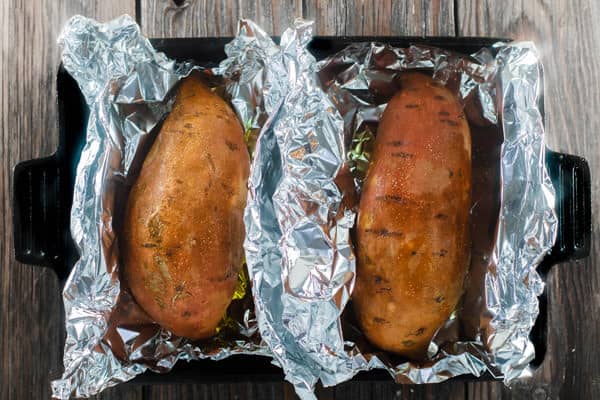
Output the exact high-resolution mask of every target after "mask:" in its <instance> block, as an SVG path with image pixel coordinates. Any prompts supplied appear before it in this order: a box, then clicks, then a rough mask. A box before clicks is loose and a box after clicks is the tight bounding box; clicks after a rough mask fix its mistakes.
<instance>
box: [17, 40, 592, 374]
mask: <svg viewBox="0 0 600 400" xmlns="http://www.w3.org/2000/svg"><path fill="white" fill-rule="evenodd" d="M230 40H231V38H189V39H155V40H151V42H152V44H153V45H154V46H155V48H157V49H158V50H160V51H163V52H164V53H166V55H167V56H169V57H171V58H174V59H176V60H179V61H184V60H194V61H195V62H196V63H197V64H199V65H204V66H214V65H216V64H217V63H218V62H219V61H220V60H222V59H224V58H225V52H224V45H225V44H226V43H228V42H229V41H230ZM365 41H369V42H370V41H377V42H384V43H389V44H391V45H393V46H397V47H406V46H409V45H411V44H426V45H431V46H436V47H442V48H445V49H448V50H453V51H457V52H460V53H463V54H472V53H474V52H476V51H478V50H479V49H481V48H482V47H487V46H490V45H492V44H493V43H496V42H497V41H498V39H495V38H435V37H428V38H421V37H407V38H396V37H315V38H314V39H313V41H312V42H311V43H310V45H309V48H310V51H311V52H312V53H313V54H314V55H315V57H316V58H317V59H321V58H324V57H326V56H329V55H331V54H333V53H335V52H337V51H339V50H341V49H343V48H344V47H345V46H347V45H349V44H351V43H356V42H365ZM56 89H57V101H58V109H59V146H58V150H57V151H56V153H55V154H53V155H52V156H49V157H46V158H41V159H35V160H29V161H25V162H21V163H20V164H18V165H17V166H15V168H14V177H13V187H12V188H13V191H12V196H13V197H12V205H13V226H14V246H15V258H16V259H17V260H18V261H20V262H22V263H24V264H32V265H38V266H44V267H48V268H51V269H52V270H54V271H55V272H56V274H57V275H58V277H59V279H61V280H62V281H64V280H65V279H66V277H67V276H68V274H69V272H70V270H71V268H72V267H73V265H74V264H75V262H76V261H77V258H78V254H77V250H76V249H75V246H74V243H73V241H72V239H71V234H70V231H69V217H70V209H71V203H72V197H73V186H74V182H75V172H76V168H77V163H78V162H79V157H80V154H81V151H82V148H83V145H84V143H85V132H86V124H87V119H88V114H89V110H88V108H87V105H86V104H85V100H84V98H83V95H82V93H81V91H80V90H79V87H78V86H77V83H76V82H75V81H74V79H73V78H72V77H71V76H70V75H69V74H68V73H67V72H66V71H65V70H64V69H63V68H62V67H61V68H60V69H59V71H58V76H57V86H56ZM540 108H541V109H542V112H543V98H542V99H541V100H540ZM546 166H547V168H548V171H549V174H550V177H551V179H552V183H553V185H554V187H555V189H556V204H555V206H556V211H557V215H558V221H559V226H558V235H557V240H556V243H555V245H554V247H553V248H552V251H551V252H550V253H549V254H548V255H547V256H546V257H545V258H544V260H543V262H542V264H541V265H540V267H539V270H540V271H541V272H542V275H543V276H545V272H547V271H548V269H549V268H550V267H551V266H552V265H554V264H558V263H561V262H564V261H570V260H577V259H580V258H584V257H586V256H588V255H589V251H590V240H591V214H590V171H589V166H588V164H587V162H586V160H585V159H583V158H581V157H576V156H573V155H568V154H562V153H557V152H554V151H551V150H549V149H547V151H546ZM546 321H547V310H546V299H545V293H544V294H543V295H542V296H541V298H540V314H539V317H538V319H537V321H536V324H535V326H534V328H533V330H532V333H531V339H532V342H533V343H534V345H535V349H536V359H535V360H534V361H533V362H532V365H531V366H532V367H536V366H537V365H539V364H540V363H541V362H542V361H543V359H544V354H545V350H546V329H547V326H546ZM56 345H57V346H61V347H62V346H63V343H57V344H56ZM281 379H283V374H282V372H281V370H280V369H279V368H277V367H275V366H273V365H271V364H270V361H269V360H268V359H267V358H264V357H250V356H236V357H232V358H229V359H227V360H223V361H219V362H215V361H208V360H207V361H194V362H191V363H178V364H177V365H176V367H175V368H174V369H173V371H171V372H170V373H168V374H155V373H151V372H148V373H145V374H143V375H141V376H139V377H137V378H136V379H134V380H133V383H176V382H202V381H204V382H228V381H232V382H244V381H245V382H250V381H252V382H254V381H279V380H281ZM355 379H360V380H370V381H380V380H389V379H390V377H389V375H388V373H387V372H384V371H381V370H380V371H372V372H368V373H361V374H359V375H358V376H357V377H356V378H355ZM457 379H461V380H462V379H477V378H475V377H472V376H464V377H459V378H457ZM479 379H491V376H489V375H487V376H484V377H482V378H479Z"/></svg>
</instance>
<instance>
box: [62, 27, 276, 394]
mask: <svg viewBox="0 0 600 400" xmlns="http://www.w3.org/2000/svg"><path fill="white" fill-rule="evenodd" d="M59 44H60V45H61V46H62V49H63V57H62V59H63V65H64V68H65V69H66V70H67V71H68V72H69V73H70V74H71V76H73V77H74V78H75V80H76V81H77V83H78V84H79V87H80V88H81V91H82V93H83V94H84V96H85V100H86V103H87V104H88V106H89V108H90V115H89V120H88V125H87V133H86V143H85V147H84V149H83V152H82V154H81V159H80V161H79V164H78V166H77V175H76V182H75V190H74V197H73V206H72V210H71V234H72V236H73V239H74V241H75V243H76V245H77V248H78V251H79V254H80V259H79V260H78V261H77V263H76V265H75V267H74V269H73V271H72V272H71V274H70V276H69V278H68V280H67V282H66V284H65V287H64V291H63V299H64V305H65V314H66V332H67V338H66V343H65V353H64V367H65V371H64V373H63V376H62V378H61V379H58V380H55V381H54V382H52V391H53V396H54V397H56V398H61V399H67V398H69V397H70V396H77V397H87V396H91V395H93V394H96V393H98V392H100V391H101V390H103V389H105V388H107V387H110V386H114V385H116V384H118V383H120V382H123V381H127V380H130V379H132V378H134V377H135V376H136V375H138V374H141V373H143V372H144V371H146V370H148V369H150V370H152V371H156V372H167V371H169V370H170V369H171V368H172V367H173V366H174V365H175V363H176V362H177V361H178V360H186V361H190V360H196V359H202V358H210V359H213V360H221V359H223V358H226V357H228V356H230V355H232V354H254V355H265V356H266V355H269V354H270V352H269V350H268V348H267V347H266V346H265V345H264V343H263V342H262V340H261V338H260V334H259V332H258V326H257V322H256V317H255V314H254V306H253V302H252V296H251V292H250V290H249V288H248V284H249V279H248V276H247V273H246V272H245V268H244V269H243V271H242V272H241V273H240V275H239V277H238V286H237V288H236V291H235V293H234V295H233V299H232V302H231V304H230V306H229V309H228V310H227V314H226V316H225V317H224V318H223V321H222V322H221V324H220V325H219V327H218V328H217V332H216V334H215V336H214V337H212V338H210V339H206V340H203V341H190V340H188V339H185V338H181V337H177V336H174V335H172V334H171V333H170V332H169V331H167V330H165V329H163V328H161V327H160V326H158V325H157V324H156V323H154V321H152V319H151V318H150V317H149V316H148V315H147V314H146V313H145V312H144V311H143V310H142V309H141V308H140V307H139V306H138V305H137V303H136V302H135V301H134V300H133V298H132V296H131V294H130V292H129V290H128V288H127V287H126V286H125V284H124V283H123V282H120V280H119V268H120V265H119V263H120V260H119V242H118V236H119V231H120V230H119V224H120V223H121V221H122V216H123V211H122V210H123V209H124V205H125V202H126V198H127V191H128V188H129V187H130V186H131V184H132V183H133V181H134V180H135V171H134V170H135V169H136V168H138V169H139V166H140V165H141V162H142V161H143V158H144V156H145V152H146V151H147V148H146V149H145V147H148V143H149V141H150V140H151V137H152V136H153V135H154V134H155V133H156V130H157V129H154V128H158V126H159V124H160V122H161V121H162V119H163V118H164V117H165V116H166V115H167V114H168V112H169V111H170V107H171V105H172V102H173V98H174V96H173V94H174V91H173V90H171V89H173V88H174V87H175V85H176V84H177V83H178V82H179V80H180V79H182V78H184V77H186V76H187V75H188V74H189V73H190V72H191V71H192V70H198V71H200V72H202V73H203V74H205V76H206V82H207V83H208V84H209V85H212V86H213V87H214V88H215V90H216V91H217V92H219V91H221V92H224V89H223V87H222V85H223V82H222V81H220V80H219V79H218V77H214V75H213V74H212V73H211V72H210V71H208V70H203V69H202V68H200V67H196V66H193V65H192V64H190V63H181V64H177V63H175V62H174V61H172V60H170V59H168V58H167V57H166V56H165V55H164V54H162V53H159V52H157V51H156V50H155V49H154V48H153V47H152V46H151V44H150V43H149V42H148V40H146V38H144V37H143V35H142V34H141V32H140V29H139V27H138V26H137V24H136V23H135V21H134V20H133V19H132V18H131V17H128V16H123V17H120V18H117V19H115V20H113V21H111V22H108V23H106V24H100V23H98V22H96V21H93V20H91V19H87V18H85V17H81V16H75V17H73V18H71V19H70V20H69V21H68V23H67V25H66V26H65V28H64V30H63V32H62V34H61V36H60V38H59ZM136 166H137V167H136Z"/></svg>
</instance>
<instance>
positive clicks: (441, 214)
mask: <svg viewBox="0 0 600 400" xmlns="http://www.w3.org/2000/svg"><path fill="white" fill-rule="evenodd" d="M435 218H436V219H448V216H447V215H446V214H443V213H437V214H436V215H435Z"/></svg>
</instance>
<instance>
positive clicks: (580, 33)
mask: <svg viewBox="0 0 600 400" xmlns="http://www.w3.org/2000/svg"><path fill="white" fill-rule="evenodd" d="M457 14H458V21H457V26H458V33H459V34H460V35H469V36H471V35H473V36H479V35H481V36H486V35H487V36H505V37H513V38H516V39H526V40H533V41H535V42H536V44H537V45H538V47H539V49H540V52H541V55H542V58H543V62H544V67H545V68H544V74H545V80H546V91H545V109H546V127H547V138H548V142H549V145H550V147H551V148H553V149H556V150H560V151H563V152H568V153H572V154H578V155H581V156H584V157H586V158H587V160H588V161H589V163H590V168H591V170H592V203H593V204H592V215H593V216H595V217H594V220H593V230H594V231H595V232H598V229H599V227H600V226H599V223H598V222H599V220H598V218H597V216H598V215H599V214H598V213H599V212H600V180H599V179H598V177H597V175H596V176H594V175H595V171H598V170H599V168H600V141H599V139H598V134H597V133H598V132H599V131H600V120H598V118H595V116H596V115H597V110H598V109H599V107H600V91H599V90H598V83H597V82H598V79H599V78H600V68H599V67H598V65H599V63H600V30H599V29H598V27H597V23H596V20H597V17H598V15H600V3H598V2H597V1H595V0H573V1H571V0H569V1H567V0H544V1H541V0H538V1H525V2H524V1H520V0H519V1H516V0H514V1H513V0H511V1H503V2H497V1H492V0H460V1H458V8H457ZM595 237H597V236H595ZM599 259H600V248H599V247H598V242H597V240H593V242H592V255H591V257H590V258H589V259H587V260H585V261H582V262H578V263H566V264H561V265H558V266H555V267H554V268H553V270H552V271H551V272H550V274H549V275H548V283H547V290H548V297H549V304H548V312H549V318H548V326H549V338H548V352H547V355H546V358H545V360H544V362H543V364H542V366H541V368H539V369H538V370H537V371H536V372H535V375H534V378H533V379H532V380H531V381H529V382H525V383H521V384H518V385H516V386H515V388H514V389H513V390H512V391H509V390H508V389H506V388H504V387H502V385H501V384H470V385H469V387H468V395H469V399H473V400H475V399H496V398H503V399H529V398H536V399H538V398H539V399H545V398H552V399H554V398H564V399H571V398H573V399H575V398H581V399H584V398H585V399H593V398H598V397H600V351H599V350H598V343H600V326H599V324H598V320H597V318H596V317H594V316H597V315H598V313H599V311H600V296H599V295H598V293H600V263H599Z"/></svg>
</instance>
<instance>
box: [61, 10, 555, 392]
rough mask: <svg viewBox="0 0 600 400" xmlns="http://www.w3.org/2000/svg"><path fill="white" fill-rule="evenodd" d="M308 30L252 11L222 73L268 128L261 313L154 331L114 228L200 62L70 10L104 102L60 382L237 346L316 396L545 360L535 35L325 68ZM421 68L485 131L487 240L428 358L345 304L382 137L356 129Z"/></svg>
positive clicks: (258, 248) (98, 102)
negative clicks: (133, 174)
mask: <svg viewBox="0 0 600 400" xmlns="http://www.w3.org/2000/svg"><path fill="white" fill-rule="evenodd" d="M311 37H312V24H311V23H310V22H307V21H302V20H297V21H296V22H295V24H294V27H293V28H291V29H289V30H287V31H286V32H285V33H284V34H283V36H282V37H281V42H280V44H277V43H275V42H274V41H273V40H272V39H271V38H270V37H269V36H268V35H267V34H266V33H265V32H264V31H262V30H261V29H260V28H259V27H258V26H256V25H255V24H254V23H252V22H251V21H241V23H240V29H239V32H238V35H237V37H236V38H235V39H234V40H233V41H232V42H231V43H230V44H228V45H227V46H226V53H227V56H228V57H227V59H226V60H224V61H223V62H222V63H221V65H220V66H219V67H218V68H215V69H214V70H212V71H210V72H211V73H212V74H211V76H213V77H214V76H217V77H222V85H223V88H224V90H225V91H226V92H227V93H228V95H229V96H230V100H231V103H232V104H233V106H234V107H235V109H236V111H237V113H238V115H239V117H240V119H241V121H243V122H244V124H245V125H246V128H247V132H249V134H250V136H253V137H255V138H256V146H255V148H254V149H253V151H254V157H253V162H252V168H251V176H250V182H249V195H248V205H247V208H246V213H245V223H246V233H247V238H246V242H245V250H246V256H247V264H248V273H249V277H250V282H251V284H252V297H253V300H254V306H255V311H256V317H254V314H253V313H252V311H251V309H249V308H248V307H246V305H244V304H240V305H239V307H237V308H238V309H241V310H242V311H243V312H241V313H240V314H238V315H237V317H239V318H237V319H236V318H231V319H230V320H229V321H228V322H227V324H226V325H225V327H224V330H223V331H224V332H227V333H224V334H223V335H221V334H220V335H219V336H218V337H217V338H216V339H215V340H213V341H211V342H210V343H190V342H187V341H186V340H183V339H181V338H175V337H173V336H172V335H171V334H170V333H169V332H166V331H164V330H162V329H159V328H157V327H156V326H154V327H152V323H151V321H148V320H147V316H145V315H143V312H142V311H141V310H139V309H138V308H136V307H135V304H134V303H133V302H132V301H131V300H130V299H128V296H129V294H128V292H127V289H126V288H124V287H122V286H121V285H120V282H119V279H118V267H119V266H118V242H117V233H116V229H115V225H117V224H118V219H119V218H118V216H119V202H120V201H122V188H123V187H124V186H126V185H127V184H128V179H129V178H130V177H129V172H130V169H132V168H135V165H136V162H139V159H140V157H143V156H142V155H141V154H140V151H139V149H140V148H142V147H143V145H144V142H145V141H146V140H147V138H148V137H149V136H151V135H150V133H151V131H152V129H153V128H154V127H156V126H157V124H158V123H159V122H160V121H161V119H162V118H163V117H164V116H165V115H166V113H167V112H168V111H169V107H170V103H171V100H172V94H171V93H170V89H171V88H172V87H173V86H174V85H175V84H176V82H177V81H178V80H179V79H181V78H182V77H184V76H186V75H187V74H189V73H190V71H191V70H192V69H198V68H195V67H193V66H192V65H191V64H185V63H184V64H176V63H174V62H173V61H171V60H169V59H167V58H166V57H165V56H164V55H162V54H160V53H157V52H156V51H154V49H152V47H151V46H150V44H149V43H148V42H147V41H146V40H145V39H144V38H143V37H142V36H141V34H140V32H139V28H138V27H137V26H136V25H135V23H134V22H133V21H132V20H131V18H128V17H123V18H120V19H117V20H115V21H113V22H111V23H108V24H104V25H102V24H97V23H95V22H94V21H91V20H88V19H85V18H83V17H75V18H73V19H72V20H71V21H70V22H69V23H68V25H67V27H66V28H65V31H64V33H63V35H62V36H61V39H60V42H61V43H62V45H63V46H64V55H63V62H64V65H65V67H66V68H67V70H68V71H69V72H70V73H71V74H72V75H73V76H74V77H75V79H77V80H78V82H79V84H80V87H81V88H82V91H83V93H84V94H85V97H86V101H87V102H88V104H89V105H90V110H91V112H90V119H89V123H88V132H87V143H86V147H85V149H84V151H83V154H82V157H81V161H80V163H79V166H78V170H77V180H76V185H75V187H76V190H75V195H74V202H73V210H72V216H71V217H72V218H71V220H72V226H71V230H72V234H73V237H74V239H75V241H76V244H77V246H78V248H79V251H80V254H81V259H80V260H79V262H78V263H77V265H76V267H75V269H74V271H73V272H72V274H71V276H70V277H69V280H68V281H67V283H66V286H65V291H64V300H65V310H66V315H67V341H66V346H65V359H64V361H65V373H64V375H63V378H62V379H60V380H57V381H55V382H54V383H53V393H54V395H55V396H56V397H59V398H67V397H68V396H69V395H71V394H75V395H78V396H88V395H91V394H94V393H97V392H98V391H100V390H101V389H103V388H105V387H108V386H112V385H115V384H116V383H118V382H121V381H125V380H128V379H131V378H133V377H134V376H135V375H137V374H139V373H142V372H143V371H145V370H146V369H152V370H156V371H167V370H169V369H170V368H171V367H172V366H173V364H174V363H175V362H176V360H178V359H185V360H191V359H196V358H206V357H210V358H213V359H221V358H223V357H226V356H228V355H231V354H234V353H245V354H260V355H271V356H272V357H273V358H274V362H275V363H277V364H279V365H280V366H281V367H282V368H283V369H284V371H285V373H286V378H287V379H288V380H289V381H290V382H292V383H293V384H294V386H295V388H296V390H297V392H298V394H299V395H300V396H301V397H302V398H305V399H308V398H314V393H313V388H314V385H315V384H316V382H317V381H318V380H321V381H322V382H323V384H324V385H326V386H329V385H334V384H337V383H339V382H342V381H344V380H347V379H350V378H351V377H352V376H354V375H355V374H356V373H358V372H360V371H364V370H368V369H374V368H382V369H386V370H387V371H389V372H390V374H391V375H392V376H393V377H395V379H396V380H397V381H400V382H413V383H432V382H440V381H443V380H446V379H448V378H450V377H453V376H457V375H461V374H468V373H470V374H473V375H475V376H480V375H481V374H483V373H484V372H486V371H489V372H490V373H491V374H492V375H493V376H496V377H504V379H505V381H506V382H507V383H510V382H511V381H512V380H513V379H515V378H517V377H520V376H522V375H524V374H527V368H526V366H527V364H528V363H529V361H530V360H531V359H532V358H533V356H534V354H533V351H534V349H533V346H532V344H531V343H530V342H529V339H528V335H529V332H530V330H531V327H532V325H533V323H534V321H535V319H536V317H537V314H538V302H537V296H539V295H540V294H541V291H542V289H543V283H542V281H541V279H540V277H539V276H538V274H537V272H536V271H535V267H536V266H537V264H538V263H539V262H540V261H541V259H542V258H543V256H544V254H545V253H546V252H547V251H548V250H549V249H550V247H551V246H552V244H553V243H554V239H555V235H556V226H557V221H556V216H555V214H554V210H553V208H552V207H553V205H554V189H553V187H552V185H551V183H550V180H549V178H548V175H547V172H546V170H545V167H544V151H545V147H544V142H543V135H544V129H543V121H542V118H541V115H540V111H539V110H540V107H539V104H538V103H539V100H540V94H541V90H542V87H541V84H542V81H541V64H540V61H539V57H538V55H537V52H536V50H535V47H534V46H533V45H532V44H530V43H511V44H504V43H499V44H498V45H496V46H495V47H494V48H492V49H482V50H481V51H480V52H478V53H477V54H474V55H472V57H464V56H459V55H456V54H453V53H450V52H448V51H445V50H442V49H436V48H430V47H425V46H415V47H411V48H408V49H398V48H392V47H390V46H386V45H380V44H370V43H367V44H355V45H352V46H349V47H348V48H347V49H345V50H343V51H342V52H340V53H339V54H337V55H334V56H332V57H330V58H328V59H327V60H323V61H321V62H320V63H317V62H316V60H315V59H314V57H313V56H312V55H311V54H310V53H309V51H307V45H308V44H309V42H310V40H311ZM411 69H419V70H422V69H425V70H430V71H432V73H433V75H434V78H435V79H437V80H438V81H440V82H441V83H442V84H445V85H446V86H447V87H449V88H450V89H451V90H453V91H454V92H455V93H456V95H457V97H458V98H459V99H460V100H461V101H462V103H463V104H464V107H465V110H466V114H467V117H468V119H469V122H470V123H471V125H472V126H476V127H477V129H476V131H477V132H478V133H477V135H474V172H475V171H483V172H482V174H481V175H480V179H481V183H482V185H474V187H475V186H477V187H478V188H479V187H480V188H481V189H479V192H477V193H476V194H477V196H474V199H475V203H474V204H473V209H472V210H471V213H472V216H474V219H475V220H476V221H477V222H476V223H474V227H473V229H474V232H475V233H480V235H475V237H476V238H480V237H481V238H484V239H482V243H479V244H478V246H479V247H478V248H477V251H475V252H474V253H473V259H474V260H475V262H474V263H473V264H472V267H471V272H470V277H469V287H468V289H467V292H466V293H465V295H464V299H463V302H462V304H461V307H459V309H457V311H456V312H455V313H454V314H453V315H452V316H451V318H450V319H449V321H448V322H447V324H446V325H445V326H444V327H443V328H442V329H440V331H439V332H438V334H437V335H436V337H435V338H434V341H433V342H432V345H431V346H430V355H431V357H432V359H431V361H430V362H427V363H422V364H419V365H417V364H415V363H410V362H405V361H403V360H401V359H398V358H397V357H394V356H393V355H390V354H386V353H383V352H381V351H378V350H377V349H374V348H372V346H370V345H369V343H368V341H366V340H365V338H364V337H363V336H362V334H361V332H360V330H359V329H357V327H356V325H355V324H353V322H352V319H351V317H348V315H347V314H349V313H345V314H342V313H343V311H344V309H345V308H346V306H347V305H348V304H349V301H350V298H351V294H352V290H353V286H354V276H355V258H354V254H353V250H352V245H351V239H350V232H351V228H352V226H353V224H354V219H355V215H354V210H355V207H356V204H357V197H356V193H357V192H358V193H360V187H361V177H360V173H357V171H358V172H360V168H359V167H360V163H361V162H362V164H363V167H364V165H365V163H367V162H368V157H365V155H368V151H358V152H357V151H356V148H357V141H359V142H360V141H363V142H361V143H363V145H364V146H365V147H368V138H369V135H363V136H362V137H359V136H360V135H361V134H364V132H365V131H370V135H371V136H373V135H374V134H375V133H376V126H377V122H378V121H379V118H380V116H381V114H382V112H383V110H384V109H385V106H386V103H387V100H388V99H389V98H390V97H391V96H392V95H393V93H394V91H395V90H396V88H395V86H394V77H395V75H396V74H398V73H401V72H402V71H405V70H411ZM205 72H206V71H205ZM219 84H221V83H219ZM494 149H495V150H496V153H495V157H488V156H490V155H494V152H493V151H494ZM479 152H481V153H482V154H483V155H485V157H483V156H481V157H477V156H475V155H476V154H479ZM361 157H362V159H361ZM349 159H351V162H349ZM477 163H479V164H477ZM494 185H495V186H494ZM489 187H492V188H493V190H484V189H487V188H489ZM478 196H479V197H478ZM490 221H491V222H490ZM490 226H492V227H495V229H492V230H490V229H489V228H490ZM247 300H252V299H248V298H247V296H246V298H245V300H244V301H247ZM130 318H136V319H137V320H139V321H144V322H145V325H144V326H146V327H148V326H150V327H151V328H150V329H149V330H147V329H141V328H140V327H139V326H138V327H137V328H134V329H131V328H130V327H129V325H126V324H123V322H124V321H129V320H130ZM258 330H259V331H260V334H261V335H262V338H263V340H264V343H265V344H266V345H268V347H269V348H270V351H269V350H267V348H266V347H265V346H264V345H263V343H262V342H261V341H260V338H259V335H258ZM461 331H464V332H463V333H461ZM465 332H466V333H465Z"/></svg>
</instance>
